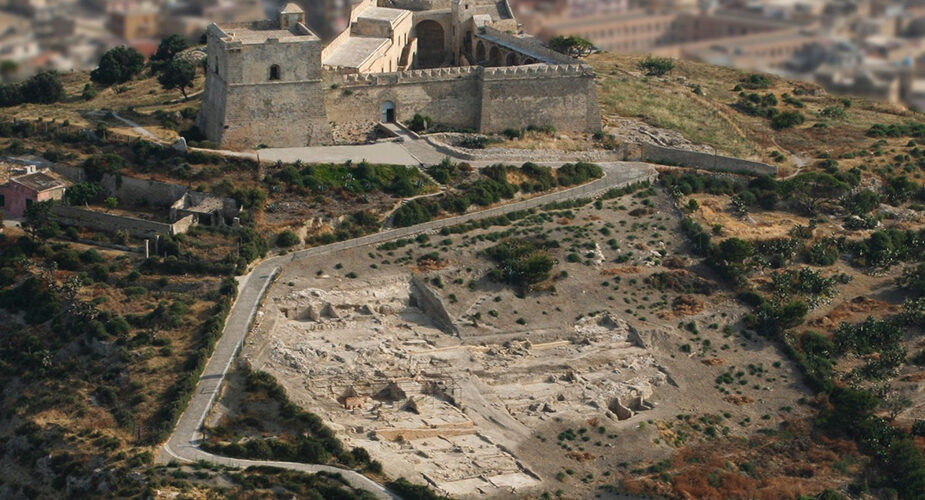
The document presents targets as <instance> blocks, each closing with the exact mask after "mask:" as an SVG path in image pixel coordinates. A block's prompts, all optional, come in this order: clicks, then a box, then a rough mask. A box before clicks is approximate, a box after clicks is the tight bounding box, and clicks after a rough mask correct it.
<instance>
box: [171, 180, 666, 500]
mask: <svg viewBox="0 0 925 500" xmlns="http://www.w3.org/2000/svg"><path fill="white" fill-rule="evenodd" d="M600 165H601V168H603V170H604V174H605V175H604V177H602V178H600V179H597V180H595V181H593V182H590V183H588V184H585V185H582V186H578V187H574V188H570V189H566V190H562V191H558V192H555V193H550V194H546V195H542V196H537V197H535V198H530V199H528V200H524V201H520V202H516V203H511V204H508V205H504V206H500V207H495V208H490V209H487V210H481V211H479V212H473V213H469V214H464V215H460V216H456V217H449V218H446V219H439V220H435V221H430V222H425V223H423V224H418V225H415V226H410V227H404V228H397V229H390V230H386V231H381V232H379V233H375V234H370V235H366V236H361V237H359V238H354V239H352V240H347V241H340V242H337V243H332V244H330V245H324V246H318V247H313V248H308V249H306V250H301V251H298V252H294V253H292V254H289V255H282V256H276V257H271V258H269V259H266V260H264V261H263V262H261V263H260V264H258V265H257V266H256V267H255V268H254V269H253V270H252V271H251V272H250V273H249V274H248V275H247V276H245V277H244V284H243V286H241V288H240V292H239V293H238V297H237V299H236V300H235V303H234V305H233V306H232V308H231V312H230V313H229V314H228V318H227V320H226V322H225V329H224V332H223V333H222V337H221V338H220V339H219V340H218V342H217V343H216V345H215V351H214V352H213V353H212V357H211V358H209V361H208V363H206V366H205V369H204V370H203V372H202V376H201V377H200V379H199V383H198V384H197V386H196V390H195V391H194V393H193V396H192V398H191V399H190V402H189V406H187V408H186V411H184V412H183V414H182V415H181V416H180V419H179V420H178V421H177V425H176V427H175V428H174V431H173V434H171V435H170V437H169V438H168V440H167V442H166V443H165V444H164V445H163V447H162V449H161V450H160V452H159V453H158V461H159V462H161V463H167V462H170V461H173V460H176V461H179V462H187V463H191V462H197V461H200V460H202V461H206V462H210V463H213V464H218V465H224V466H228V467H238V468H243V467H251V466H258V465H260V466H273V467H280V468H285V469H291V470H297V471H302V472H310V473H314V472H320V471H326V472H337V473H340V474H341V475H342V476H343V478H344V480H346V481H347V482H348V483H349V484H350V485H351V486H353V487H355V488H360V489H364V490H367V491H369V492H371V493H373V494H374V495H375V496H376V497H377V498H380V499H384V500H400V499H399V498H398V497H397V496H395V495H394V494H392V493H391V492H389V491H388V490H386V489H385V488H384V487H383V486H382V485H380V484H378V483H376V482H374V481H372V480H370V479H369V478H367V477H366V476H363V475H362V474H359V473H357V472H355V471H351V470H347V469H340V468H337V467H331V466H327V465H315V464H302V463H294V462H277V461H262V460H245V459H238V458H229V457H222V456H218V455H213V454H211V453H207V452H205V451H203V450H202V449H200V448H199V442H200V440H201V439H202V433H201V428H202V423H203V422H204V421H205V418H206V415H207V414H208V412H209V409H210V408H211V407H212V404H213V403H214V402H215V398H216V396H217V395H218V392H219V389H220V388H221V385H222V382H223V381H224V379H225V375H226V374H227V373H228V368H229V367H230V366H231V363H232V361H233V360H234V358H235V355H236V354H237V352H238V350H239V349H240V347H241V345H242V343H243V342H244V338H245V337H246V336H247V332H248V331H249V330H250V326H251V323H252V322H253V319H254V316H255V315H256V313H257V309H258V308H259V306H260V303H261V300H262V299H263V296H264V294H265V293H266V291H267V289H268V288H269V286H270V284H271V283H272V281H273V279H274V278H275V277H276V275H277V274H278V273H279V271H280V269H281V268H282V266H284V265H287V264H291V263H293V262H296V261H300V260H304V259H307V258H310V257H317V256H320V255H326V254H330V253H336V252H341V251H344V250H346V249H350V248H356V247H360V246H366V245H375V244H379V243H382V242H385V241H389V240H394V239H398V238H407V237H409V236H414V235H417V234H420V233H428V232H434V231H437V230H439V229H441V228H443V227H446V226H452V225H456V224H461V223H464V222H468V221H471V220H477V219H482V218H486V217H492V216H496V215H502V214H505V213H509V212H513V211H516V210H526V209H530V208H536V207H539V206H541V205H545V204H548V203H551V202H555V201H562V200H569V199H575V198H585V197H593V196H595V195H600V194H602V193H603V192H605V191H607V190H609V189H611V188H615V187H622V186H627V185H630V184H635V183H638V182H642V181H646V180H649V181H654V180H655V178H656V176H657V173H656V171H655V168H653V167H652V165H649V164H647V163H639V162H615V163H601V164H600Z"/></svg>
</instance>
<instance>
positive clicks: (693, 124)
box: [587, 54, 921, 161]
mask: <svg viewBox="0 0 925 500" xmlns="http://www.w3.org/2000/svg"><path fill="white" fill-rule="evenodd" d="M640 59H641V58H640V57H639V56H629V55H617V54H596V55H593V56H590V57H589V58H588V59H587V61H588V62H589V63H590V64H591V65H592V66H594V68H595V70H596V71H597V73H598V100H599V101H600V105H601V114H602V115H604V117H605V121H606V120H607V117H608V116H620V117H626V118H639V119H641V120H642V121H644V122H646V123H648V124H650V125H653V126H656V127H662V128H668V129H672V130H676V131H678V132H680V133H681V134H683V135H684V136H685V137H687V138H688V139H690V140H691V141H694V142H696V143H701V144H709V145H713V146H715V147H716V148H718V149H719V150H720V151H724V152H727V153H730V154H732V155H735V156H739V157H744V158H753V159H759V160H763V161H770V160H771V157H770V153H771V151H774V150H777V151H781V152H784V153H785V154H787V155H788V156H789V155H790V154H805V153H808V152H813V151H816V150H819V149H822V150H828V151H839V152H840V151H841V150H843V149H845V148H851V147H854V146H856V144H857V141H858V140H861V139H863V138H864V133H865V132H866V131H867V129H868V128H869V127H870V125H871V124H873V123H897V122H902V121H908V120H912V119H916V118H920V117H921V115H916V114H913V113H912V112H910V111H908V110H906V109H904V108H901V107H899V106H893V105H889V104H884V103H880V102H877V101H872V100H868V99H862V98H853V99H852V106H851V108H849V109H848V113H847V117H846V118H845V119H843V120H821V121H825V122H826V123H828V125H829V126H828V128H827V129H814V128H812V125H813V124H814V123H815V122H816V121H820V119H819V118H818V116H817V115H818V113H819V111H821V110H822V109H823V108H825V107H826V106H832V105H836V104H838V103H839V99H838V97H836V96H831V95H828V94H826V93H825V92H824V91H823V90H822V89H820V88H819V87H817V86H816V85H813V84H808V83H803V82H791V81H787V80H783V79H780V78H774V77H772V86H771V87H770V88H769V89H764V90H755V91H754V92H758V93H761V94H764V93H767V92H772V93H774V94H775V95H777V96H778V97H780V95H781V94H784V93H789V94H791V95H792V94H794V89H797V88H799V89H803V90H806V91H808V92H812V93H814V94H817V95H816V96H802V97H800V99H801V100H802V101H803V102H804V104H805V108H803V109H801V110H800V111H801V112H802V113H803V114H804V115H806V117H807V120H806V123H805V124H804V125H802V126H800V127H796V128H793V129H788V130H783V131H775V130H773V129H771V127H770V126H769V122H768V120H766V119H764V118H759V117H754V116H748V115H745V114H742V113H740V112H738V111H736V110H735V109H733V108H732V107H731V106H730V105H731V104H733V103H735V102H736V101H737V100H738V92H737V91H733V90H732V89H733V88H734V87H735V85H736V84H737V83H738V82H739V81H740V80H741V79H742V78H743V77H744V76H745V75H747V74H748V73H747V72H744V71H741V70H736V69H731V68H724V67H717V66H709V65H706V64H701V63H694V62H688V61H677V62H676V65H675V70H674V71H673V72H672V73H671V74H670V75H668V76H665V77H662V78H654V77H645V76H644V75H642V73H641V72H640V71H639V70H638V69H637V68H636V64H637V62H638V61H639V60H640ZM695 86H699V87H700V89H701V91H702V95H698V94H696V93H695V92H694V90H693V89H694V87H695ZM749 92H752V91H749ZM778 108H779V109H796V108H793V107H792V106H789V105H787V104H784V103H783V102H781V103H780V104H779V105H778Z"/></svg>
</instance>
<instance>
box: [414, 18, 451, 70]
mask: <svg viewBox="0 0 925 500" xmlns="http://www.w3.org/2000/svg"><path fill="white" fill-rule="evenodd" d="M414 32H415V35H416V36H417V38H418V67H420V68H436V67H437V66H440V65H441V64H442V63H443V60H444V59H446V53H445V52H444V50H443V37H444V36H445V33H444V31H443V26H441V25H440V23H438V22H437V21H431V20H429V19H428V20H425V21H421V22H419V23H418V24H417V26H415V27H414Z"/></svg>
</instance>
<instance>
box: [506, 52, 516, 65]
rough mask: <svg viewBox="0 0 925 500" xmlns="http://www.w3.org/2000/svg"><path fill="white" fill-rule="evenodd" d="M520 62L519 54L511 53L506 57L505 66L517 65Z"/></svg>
mask: <svg viewBox="0 0 925 500" xmlns="http://www.w3.org/2000/svg"><path fill="white" fill-rule="evenodd" d="M518 64H519V61H518V60H517V54H516V53H514V52H511V53H509V54H508V55H507V57H505V58H504V65H505V66H517V65H518Z"/></svg>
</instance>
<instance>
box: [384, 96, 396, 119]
mask: <svg viewBox="0 0 925 500" xmlns="http://www.w3.org/2000/svg"><path fill="white" fill-rule="evenodd" d="M382 121H383V122H385V123H389V122H394V121H395V103H394V102H392V101H385V102H384V103H382Z"/></svg>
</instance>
